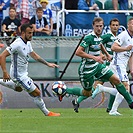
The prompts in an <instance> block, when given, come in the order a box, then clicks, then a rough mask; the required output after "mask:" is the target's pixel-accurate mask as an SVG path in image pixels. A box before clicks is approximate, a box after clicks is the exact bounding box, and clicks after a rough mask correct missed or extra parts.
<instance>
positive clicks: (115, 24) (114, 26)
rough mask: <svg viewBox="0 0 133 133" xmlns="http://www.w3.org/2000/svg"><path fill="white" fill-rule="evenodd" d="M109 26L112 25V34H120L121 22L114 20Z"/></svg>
mask: <svg viewBox="0 0 133 133" xmlns="http://www.w3.org/2000/svg"><path fill="white" fill-rule="evenodd" d="M109 25H110V30H111V32H112V33H113V34H114V35H116V34H117V32H118V29H119V27H120V22H119V20H118V19H117V18H113V19H111V20H110V23H109Z"/></svg>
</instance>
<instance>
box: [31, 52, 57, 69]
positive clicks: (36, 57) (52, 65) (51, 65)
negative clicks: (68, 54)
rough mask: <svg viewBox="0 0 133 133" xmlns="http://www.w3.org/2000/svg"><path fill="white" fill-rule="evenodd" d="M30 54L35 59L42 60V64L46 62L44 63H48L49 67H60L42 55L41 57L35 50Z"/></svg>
mask: <svg viewBox="0 0 133 133" xmlns="http://www.w3.org/2000/svg"><path fill="white" fill-rule="evenodd" d="M30 56H31V57H32V58H33V59H34V60H36V61H38V62H40V63H42V64H44V65H47V66H49V67H52V68H55V67H59V66H58V65H57V64H54V63H49V62H47V61H46V60H44V59H43V58H41V57H40V56H39V55H38V54H37V53H36V52H34V51H32V52H31V53H30Z"/></svg>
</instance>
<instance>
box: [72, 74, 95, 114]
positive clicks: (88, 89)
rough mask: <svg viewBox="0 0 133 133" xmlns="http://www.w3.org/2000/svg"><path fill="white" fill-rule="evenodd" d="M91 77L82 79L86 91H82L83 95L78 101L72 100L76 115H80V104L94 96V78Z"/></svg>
mask: <svg viewBox="0 0 133 133" xmlns="http://www.w3.org/2000/svg"><path fill="white" fill-rule="evenodd" d="M92 75H93V74H92ZM90 77H91V76H89V75H84V76H81V78H80V82H81V85H82V87H83V88H84V89H82V93H81V95H80V96H79V97H78V98H77V99H74V100H72V104H73V108H74V111H75V112H76V113H78V108H79V104H80V103H81V102H82V101H83V100H85V99H87V98H88V97H89V96H91V95H92V86H93V83H94V76H92V77H91V78H90Z"/></svg>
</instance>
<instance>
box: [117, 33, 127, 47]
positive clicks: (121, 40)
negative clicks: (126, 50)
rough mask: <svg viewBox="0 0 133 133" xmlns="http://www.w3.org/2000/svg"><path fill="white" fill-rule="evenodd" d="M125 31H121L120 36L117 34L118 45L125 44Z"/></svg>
mask: <svg viewBox="0 0 133 133" xmlns="http://www.w3.org/2000/svg"><path fill="white" fill-rule="evenodd" d="M124 35H125V34H124V32H122V33H120V34H119V35H118V36H117V38H116V40H115V42H116V43H118V45H120V46H121V45H122V44H123V42H124V38H125V37H124Z"/></svg>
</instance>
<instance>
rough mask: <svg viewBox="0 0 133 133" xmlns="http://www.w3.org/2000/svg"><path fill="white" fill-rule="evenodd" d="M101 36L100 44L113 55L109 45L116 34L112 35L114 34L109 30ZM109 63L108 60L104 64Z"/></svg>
mask: <svg viewBox="0 0 133 133" xmlns="http://www.w3.org/2000/svg"><path fill="white" fill-rule="evenodd" d="M101 38H102V39H103V40H102V44H103V45H104V47H105V48H106V50H107V52H108V53H109V54H110V55H111V56H112V57H113V51H112V50H111V46H112V45H113V43H114V41H115V40H116V36H114V34H113V33H112V32H111V31H109V32H108V33H107V34H104V35H102V36H101ZM109 64H110V62H108V61H107V62H106V65H109Z"/></svg>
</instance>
